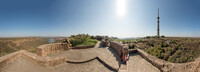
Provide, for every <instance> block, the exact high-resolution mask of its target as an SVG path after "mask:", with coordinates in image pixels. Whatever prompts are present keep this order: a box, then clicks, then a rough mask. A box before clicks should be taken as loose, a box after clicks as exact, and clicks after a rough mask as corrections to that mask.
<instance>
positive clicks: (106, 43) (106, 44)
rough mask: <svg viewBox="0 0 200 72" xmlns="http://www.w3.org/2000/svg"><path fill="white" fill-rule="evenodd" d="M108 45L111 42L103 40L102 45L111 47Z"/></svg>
mask: <svg viewBox="0 0 200 72" xmlns="http://www.w3.org/2000/svg"><path fill="white" fill-rule="evenodd" d="M108 44H109V42H107V41H106V40H102V41H101V45H102V46H103V47H107V46H109V45H108Z"/></svg>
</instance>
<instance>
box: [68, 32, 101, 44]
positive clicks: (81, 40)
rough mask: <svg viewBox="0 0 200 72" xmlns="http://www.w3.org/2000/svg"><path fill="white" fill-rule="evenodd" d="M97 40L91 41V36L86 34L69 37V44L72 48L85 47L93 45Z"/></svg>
mask: <svg viewBox="0 0 200 72" xmlns="http://www.w3.org/2000/svg"><path fill="white" fill-rule="evenodd" d="M97 42H98V40H96V39H93V38H92V36H89V35H86V34H79V35H72V36H71V37H70V43H71V44H72V46H73V47H76V46H85V45H95V44H96V43H97Z"/></svg>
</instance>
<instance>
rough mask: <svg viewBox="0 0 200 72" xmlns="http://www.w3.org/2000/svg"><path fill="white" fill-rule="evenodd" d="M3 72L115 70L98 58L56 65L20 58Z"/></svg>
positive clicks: (103, 71)
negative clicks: (41, 63) (84, 61)
mask: <svg viewBox="0 0 200 72" xmlns="http://www.w3.org/2000/svg"><path fill="white" fill-rule="evenodd" d="M2 72H113V71H111V70H109V69H108V68H106V67H105V66H104V65H103V64H101V63H100V62H99V61H98V60H96V59H95V60H92V61H90V62H86V63H81V64H71V63H65V64H61V65H57V66H55V67H41V66H38V65H35V64H32V63H31V62H30V61H27V60H26V59H24V58H19V59H17V60H15V61H14V62H12V63H10V64H8V65H7V66H6V67H5V68H4V69H3V70H2Z"/></svg>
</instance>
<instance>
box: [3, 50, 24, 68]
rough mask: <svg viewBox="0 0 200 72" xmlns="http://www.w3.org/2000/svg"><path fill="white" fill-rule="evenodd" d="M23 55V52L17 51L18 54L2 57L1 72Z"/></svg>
mask: <svg viewBox="0 0 200 72" xmlns="http://www.w3.org/2000/svg"><path fill="white" fill-rule="evenodd" d="M21 55H22V54H21V51H17V52H14V53H11V54H8V55H5V56H3V57H0V71H1V69H2V68H3V67H5V66H6V65H8V64H9V63H11V62H13V61H14V60H15V59H17V58H19V57H21Z"/></svg>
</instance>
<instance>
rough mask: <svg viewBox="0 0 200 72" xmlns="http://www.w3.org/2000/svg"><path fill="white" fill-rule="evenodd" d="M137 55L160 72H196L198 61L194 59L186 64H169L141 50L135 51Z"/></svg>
mask: <svg viewBox="0 0 200 72" xmlns="http://www.w3.org/2000/svg"><path fill="white" fill-rule="evenodd" d="M137 51H138V53H139V55H140V56H141V57H143V58H144V59H145V60H147V61H148V62H150V63H151V64H152V65H154V66H156V67H157V68H158V69H159V70H160V71H162V72H198V71H197V69H198V68H199V64H200V60H199V59H196V60H195V61H193V62H188V63H171V62H167V61H165V60H161V59H159V58H157V57H154V56H152V55H150V54H148V53H146V52H145V51H143V50H141V49H137Z"/></svg>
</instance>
